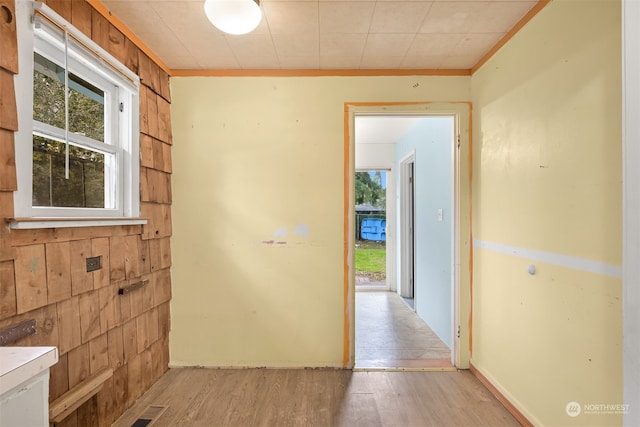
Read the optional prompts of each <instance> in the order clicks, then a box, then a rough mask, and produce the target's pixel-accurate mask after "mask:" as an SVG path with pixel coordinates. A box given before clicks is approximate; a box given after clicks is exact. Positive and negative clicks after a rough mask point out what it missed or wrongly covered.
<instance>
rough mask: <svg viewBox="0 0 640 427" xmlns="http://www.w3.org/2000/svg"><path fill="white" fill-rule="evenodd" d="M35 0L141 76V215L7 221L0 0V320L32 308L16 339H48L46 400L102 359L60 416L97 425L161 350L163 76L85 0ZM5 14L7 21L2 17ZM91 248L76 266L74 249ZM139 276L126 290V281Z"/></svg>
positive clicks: (3, 1) (12, 184)
mask: <svg viewBox="0 0 640 427" xmlns="http://www.w3.org/2000/svg"><path fill="white" fill-rule="evenodd" d="M46 3H47V4H48V5H49V6H50V7H51V8H53V9H54V10H55V11H56V12H58V13H59V14H60V15H62V16H63V17H64V18H65V19H67V20H68V21H70V22H71V23H72V24H73V25H74V26H76V27H77V28H78V29H80V30H81V31H83V32H84V33H85V34H87V35H88V36H90V37H91V38H92V39H93V40H94V41H95V42H97V43H98V44H99V45H100V46H102V47H103V48H104V49H106V50H107V51H108V52H110V53H111V54H112V55H114V56H115V57H116V58H118V59H119V60H120V61H121V62H122V63H124V64H125V65H126V66H127V67H129V68H130V69H131V70H133V71H134V72H136V73H138V75H139V76H140V78H141V82H142V84H141V91H140V100H141V101H140V108H141V113H140V130H141V135H140V165H141V168H140V175H141V176H140V197H141V211H142V212H141V216H143V217H145V218H148V224H147V225H144V226H140V225H137V226H113V227H83V228H61V229H38V230H10V228H9V226H8V224H7V222H6V221H5V220H4V219H5V218H10V217H12V216H13V215H14V212H13V191H14V190H16V189H17V186H19V185H21V184H20V183H19V182H16V169H15V168H16V166H15V147H14V143H15V141H14V131H15V130H17V126H18V122H17V114H16V101H15V100H16V95H17V96H22V94H19V93H17V94H16V93H15V88H14V84H13V74H15V73H17V72H18V60H17V43H16V30H15V19H13V20H12V21H10V19H8V18H7V17H6V16H7V13H8V12H7V11H9V13H14V11H15V4H14V0H0V10H1V11H2V14H0V17H1V18H2V19H1V22H0V36H1V39H0V111H1V112H2V113H1V114H0V218H2V221H1V222H0V329H4V328H7V327H9V326H12V325H15V324H17V323H19V322H21V321H23V320H28V319H36V321H37V332H36V333H35V334H34V335H31V336H29V337H27V338H25V339H23V340H22V341H19V342H17V343H16V344H15V345H54V346H57V347H58V350H59V354H60V361H59V362H58V363H57V364H56V365H54V366H53V368H52V370H51V381H50V400H55V399H56V398H58V397H59V396H61V395H62V394H63V393H65V392H66V391H68V390H70V389H72V388H73V387H74V386H75V385H77V384H78V383H80V382H81V381H82V380H83V379H85V378H86V377H88V376H89V375H91V374H93V373H95V372H97V371H99V370H101V369H103V368H105V367H107V366H109V367H111V368H113V370H114V375H113V377H112V378H111V379H110V380H108V381H107V383H105V386H104V388H103V389H102V390H101V391H100V392H99V393H98V394H97V395H96V396H94V397H93V398H92V399H90V400H89V401H88V402H87V403H85V404H84V405H83V406H81V407H80V408H79V409H78V410H77V411H76V412H74V413H73V414H71V415H70V416H69V417H67V418H66V419H65V420H64V421H63V422H62V423H60V424H59V425H64V426H73V427H76V426H77V427H84V426H108V425H110V424H111V423H112V422H113V421H114V420H115V419H117V418H118V417H119V416H120V415H121V414H122V413H123V412H124V410H125V409H127V408H128V407H129V406H130V405H132V404H133V402H134V401H135V400H136V399H137V398H138V397H139V396H140V395H141V394H142V393H143V392H144V391H145V390H146V389H148V388H149V387H150V386H151V384H153V383H154V382H155V380H156V379H157V378H159V377H160V376H161V375H162V374H163V373H164V372H165V371H166V370H167V367H168V362H169V347H168V333H169V321H170V318H169V301H170V299H171V275H170V267H171V250H170V244H169V237H170V236H171V144H172V136H171V122H170V111H169V106H170V101H171V100H170V94H169V76H168V75H167V74H166V73H165V72H164V71H162V70H161V69H160V68H159V67H158V66H157V65H156V64H155V63H154V62H153V61H152V60H150V59H149V57H148V56H147V55H146V54H145V53H144V52H142V51H141V50H140V49H138V47H136V46H135V45H134V44H133V43H132V42H131V41H130V40H129V39H128V38H127V37H125V35H123V34H122V33H121V32H120V31H119V30H118V29H116V28H115V27H114V26H113V25H112V24H111V23H110V22H109V21H108V20H107V19H105V18H104V17H103V16H102V15H100V14H99V13H97V12H96V11H95V10H94V9H93V8H92V7H91V6H90V5H89V4H88V3H86V2H85V1H84V0H47V1H46ZM9 21H10V22H9ZM97 255H100V256H102V263H103V267H102V269H101V270H98V271H94V272H90V273H87V272H86V268H85V259H86V258H87V257H89V256H97ZM141 280H148V283H147V284H146V285H145V286H143V287H141V288H139V289H137V290H134V291H132V292H130V293H126V294H124V295H118V289H119V288H122V287H124V286H126V285H128V284H133V283H137V282H139V281H141Z"/></svg>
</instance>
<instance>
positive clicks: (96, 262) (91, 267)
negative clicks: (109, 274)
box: [87, 256, 102, 273]
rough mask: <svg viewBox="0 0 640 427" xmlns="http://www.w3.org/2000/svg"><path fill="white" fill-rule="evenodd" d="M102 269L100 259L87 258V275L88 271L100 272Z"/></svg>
mask: <svg viewBox="0 0 640 427" xmlns="http://www.w3.org/2000/svg"><path fill="white" fill-rule="evenodd" d="M101 268H102V257H101V256H93V257H89V258H87V273H88V272H90V271H96V270H100V269H101Z"/></svg>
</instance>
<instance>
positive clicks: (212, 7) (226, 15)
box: [204, 0, 262, 34]
mask: <svg viewBox="0 0 640 427" xmlns="http://www.w3.org/2000/svg"><path fill="white" fill-rule="evenodd" d="M258 1H259V0H205V2H204V13H205V14H206V15H207V18H209V21H211V23H212V24H213V25H214V26H215V27H216V28H217V29H219V30H220V31H224V32H225V33H228V34H247V33H250V32H251V31H253V30H255V29H256V27H257V26H258V24H259V23H260V20H261V19H262V11H261V10H260V4H259V2H258Z"/></svg>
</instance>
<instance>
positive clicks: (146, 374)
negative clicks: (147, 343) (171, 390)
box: [140, 348, 154, 395]
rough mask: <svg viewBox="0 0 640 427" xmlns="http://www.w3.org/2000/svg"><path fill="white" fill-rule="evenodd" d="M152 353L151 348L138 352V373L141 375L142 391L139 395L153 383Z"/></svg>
mask: <svg viewBox="0 0 640 427" xmlns="http://www.w3.org/2000/svg"><path fill="white" fill-rule="evenodd" d="M152 359H153V355H152V354H151V349H150V348H147V349H146V350H145V351H143V352H142V353H141V354H140V371H141V372H140V375H141V376H142V391H141V392H140V395H142V393H144V391H145V390H146V389H148V388H149V387H151V386H152V385H153V380H154V378H153V360H152Z"/></svg>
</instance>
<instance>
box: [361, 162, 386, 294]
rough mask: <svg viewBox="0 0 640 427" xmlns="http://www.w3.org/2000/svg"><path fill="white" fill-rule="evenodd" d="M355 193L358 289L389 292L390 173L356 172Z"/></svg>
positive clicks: (377, 171) (378, 171) (376, 171)
mask: <svg viewBox="0 0 640 427" xmlns="http://www.w3.org/2000/svg"><path fill="white" fill-rule="evenodd" d="M354 191H355V203H356V206H355V217H356V218H355V219H356V227H355V229H356V234H355V270H356V286H357V287H358V289H364V288H371V290H385V291H386V290H388V289H389V286H388V283H387V212H386V199H387V171H380V170H375V171H374V170H370V171H358V172H356V174H355V189H354Z"/></svg>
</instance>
